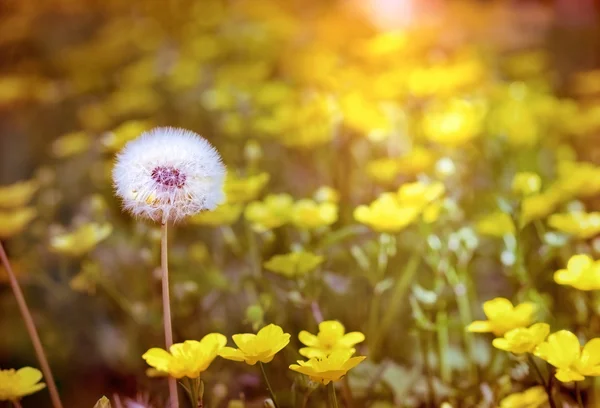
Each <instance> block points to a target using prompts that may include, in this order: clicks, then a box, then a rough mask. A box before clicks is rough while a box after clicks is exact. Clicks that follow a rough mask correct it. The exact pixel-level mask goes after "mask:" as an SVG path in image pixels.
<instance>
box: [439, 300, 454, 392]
mask: <svg viewBox="0 0 600 408" xmlns="http://www.w3.org/2000/svg"><path fill="white" fill-rule="evenodd" d="M436 327H437V339H438V355H439V362H440V378H441V379H442V382H443V383H444V384H446V385H449V384H450V383H451V381H452V372H451V369H450V365H449V364H448V349H449V347H450V333H449V331H448V311H447V310H446V308H445V305H444V307H443V309H442V310H439V311H438V312H437V314H436Z"/></svg>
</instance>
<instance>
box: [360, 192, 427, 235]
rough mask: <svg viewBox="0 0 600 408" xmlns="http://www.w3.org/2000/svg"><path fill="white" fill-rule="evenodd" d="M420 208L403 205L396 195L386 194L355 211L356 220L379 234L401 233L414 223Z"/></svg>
mask: <svg viewBox="0 0 600 408" xmlns="http://www.w3.org/2000/svg"><path fill="white" fill-rule="evenodd" d="M419 213H420V208H417V207H407V206H405V205H402V204H401V203H400V202H399V201H398V199H397V196H396V194H394V193H384V194H382V195H380V196H379V197H378V198H377V199H376V200H375V201H373V202H372V203H371V204H369V205H368V206H366V205H360V206H358V207H357V208H356V209H354V219H356V221H358V222H360V223H361V224H366V225H368V226H369V227H371V228H373V229H374V230H376V231H379V232H399V231H401V230H403V229H404V228H406V227H407V226H408V225H410V224H411V223H413V222H414V221H415V220H416V219H417V217H418V216H419Z"/></svg>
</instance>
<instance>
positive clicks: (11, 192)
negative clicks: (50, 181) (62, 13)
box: [0, 180, 39, 209]
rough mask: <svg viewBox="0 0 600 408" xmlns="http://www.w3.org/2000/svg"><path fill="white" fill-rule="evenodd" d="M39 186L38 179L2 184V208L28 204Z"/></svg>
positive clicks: (0, 204) (0, 192) (0, 205)
mask: <svg viewBox="0 0 600 408" xmlns="http://www.w3.org/2000/svg"><path fill="white" fill-rule="evenodd" d="M38 188H39V183H38V182H37V181H36V180H27V181H20V182H18V183H14V184H10V185H7V186H0V208H7V209H10V208H19V207H23V206H25V205H27V203H29V201H30V200H31V198H32V197H33V195H34V194H35V193H36V191H37V190H38Z"/></svg>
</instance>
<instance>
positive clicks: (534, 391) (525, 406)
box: [500, 385, 548, 408]
mask: <svg viewBox="0 0 600 408" xmlns="http://www.w3.org/2000/svg"><path fill="white" fill-rule="evenodd" d="M547 402H548V394H547V393H546V390H545V389H544V387H543V386H541V385H538V386H536V387H531V388H529V389H528V390H525V391H523V392H516V393H514V394H510V395H509V396H507V397H505V398H503V399H502V401H500V408H540V407H542V406H545V404H546V403H547Z"/></svg>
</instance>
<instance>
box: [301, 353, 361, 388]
mask: <svg viewBox="0 0 600 408" xmlns="http://www.w3.org/2000/svg"><path fill="white" fill-rule="evenodd" d="M353 354H354V350H335V351H333V352H332V353H330V354H328V355H327V356H325V357H313V358H311V359H310V360H308V361H301V360H299V361H298V364H292V365H290V370H293V371H296V372H299V373H301V374H304V375H307V376H309V377H310V379H311V380H313V381H316V382H320V383H321V384H323V385H327V384H329V383H330V382H331V381H339V380H340V379H341V378H342V377H343V376H345V375H346V374H347V373H348V371H349V370H351V369H352V368H354V367H356V366H357V365H359V364H360V363H361V362H362V361H363V360H364V359H365V358H366V357H364V356H361V357H352V355H353Z"/></svg>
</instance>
